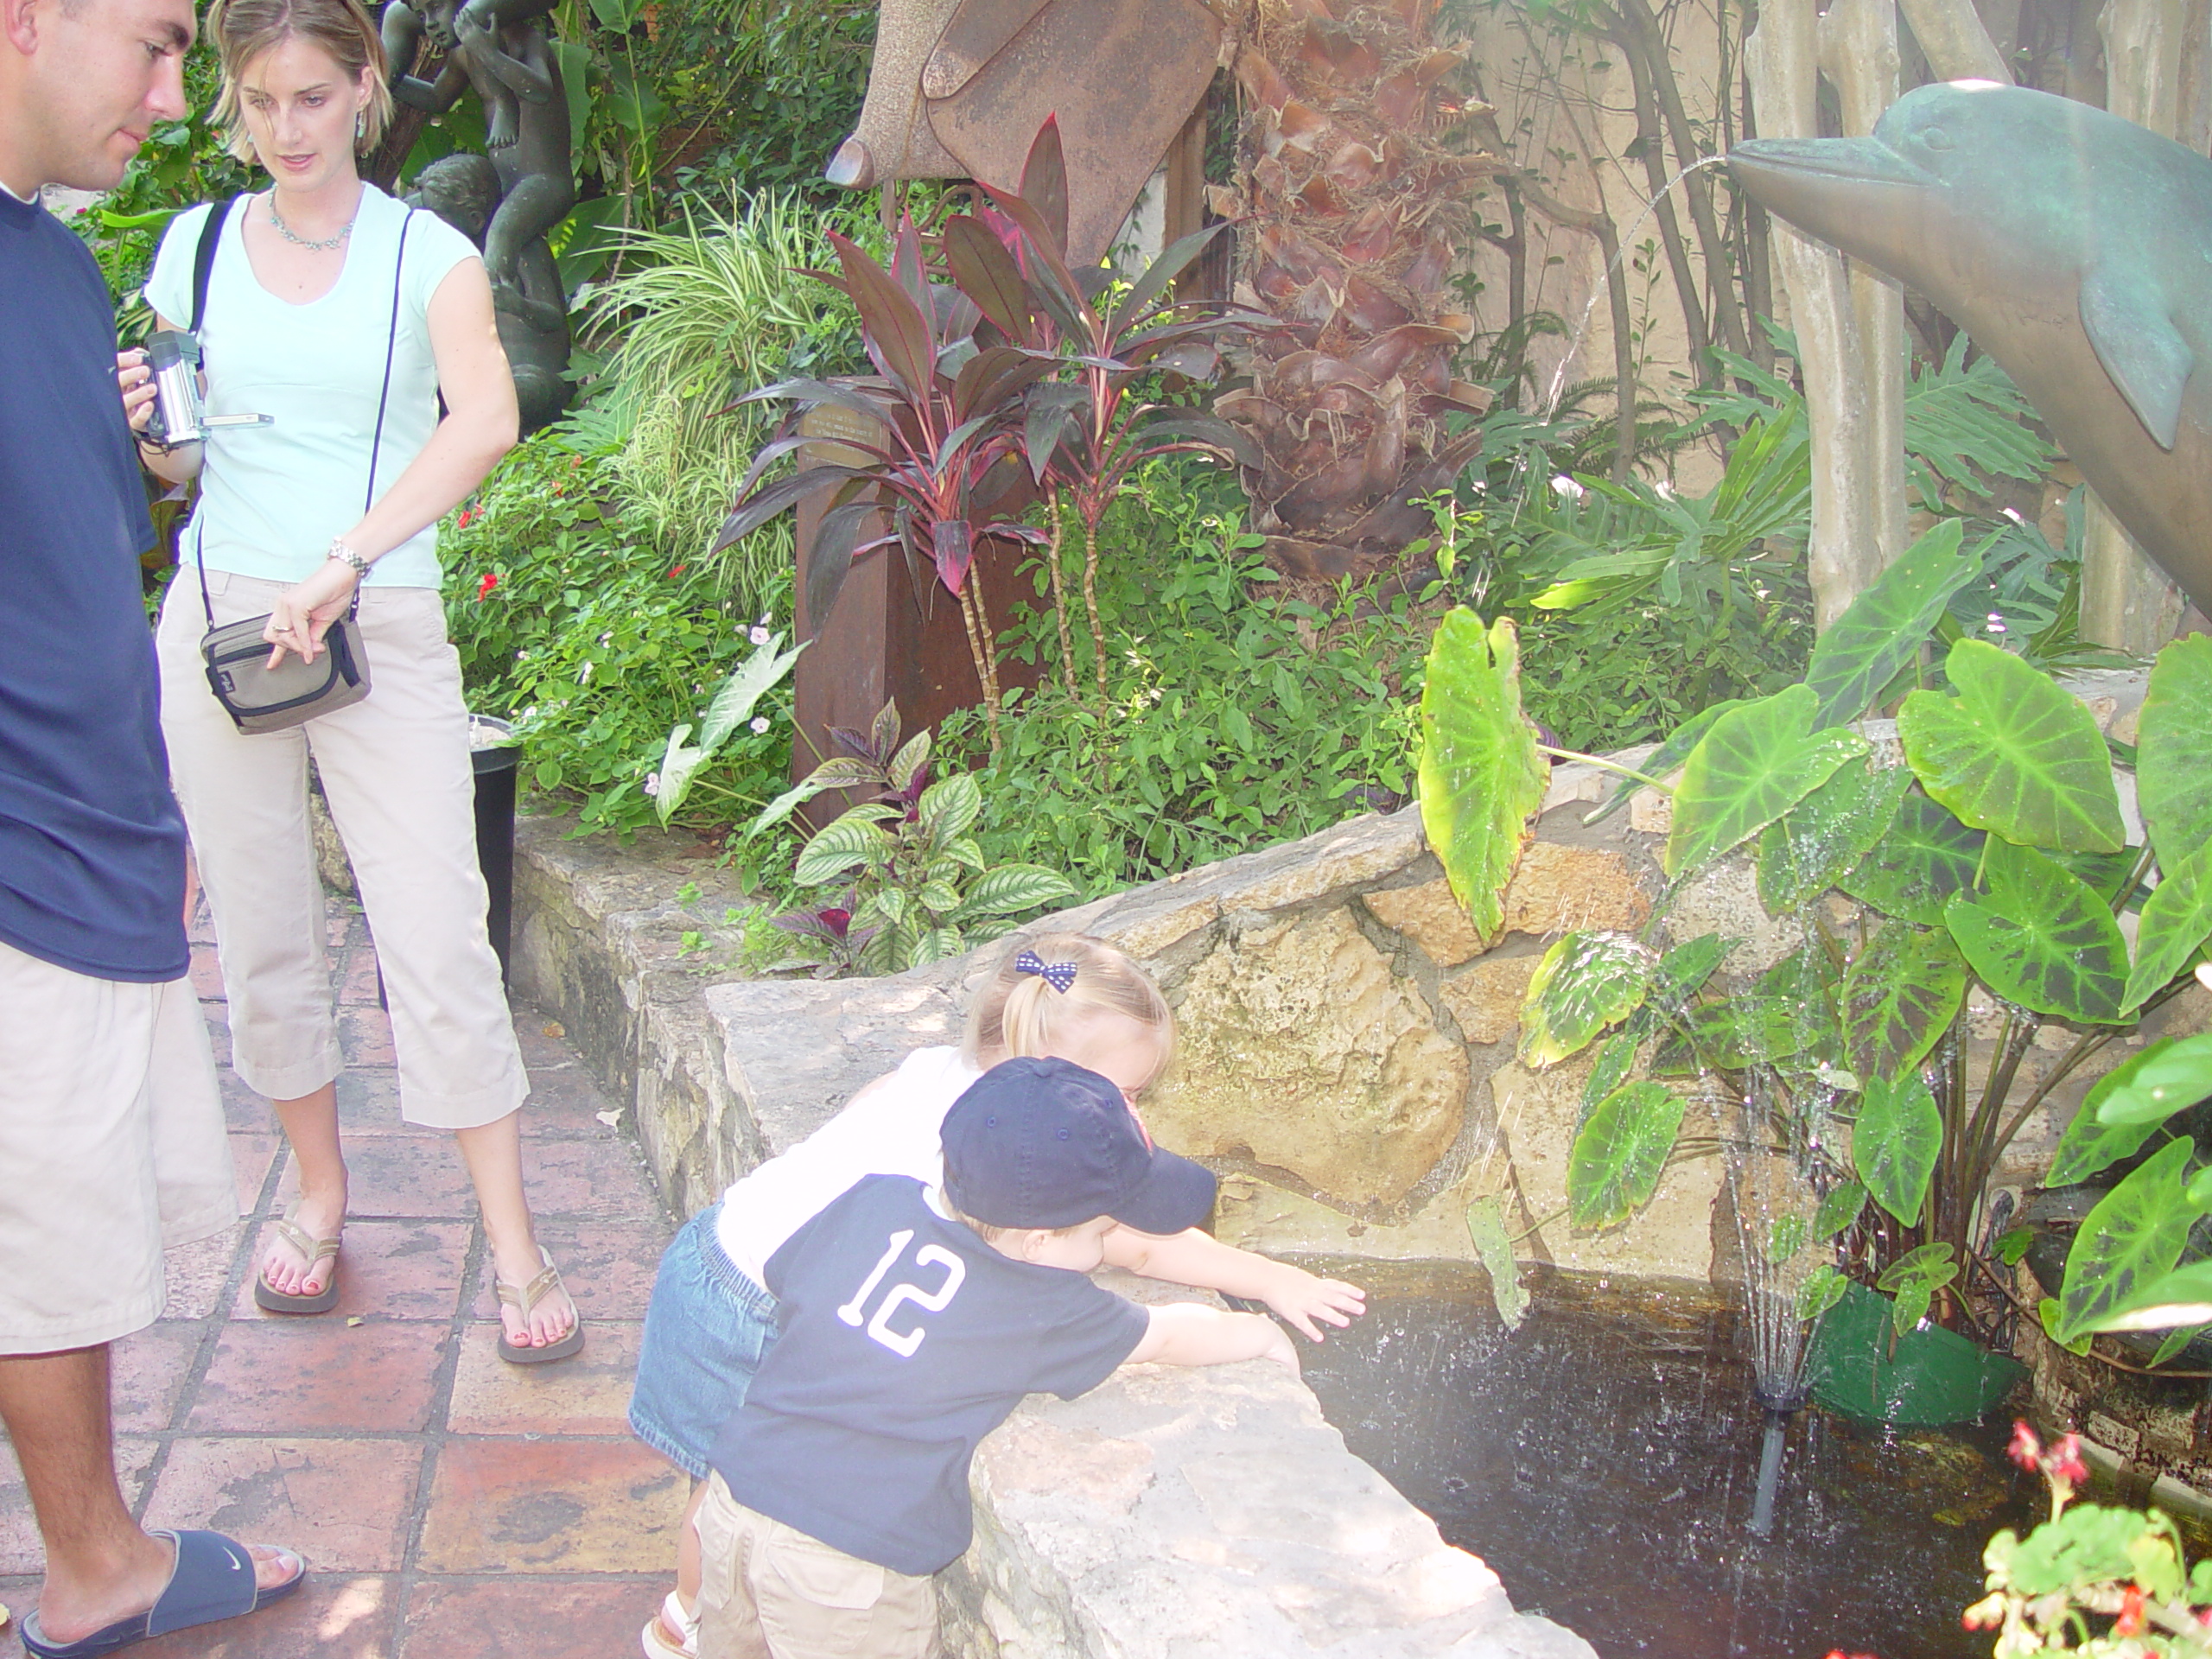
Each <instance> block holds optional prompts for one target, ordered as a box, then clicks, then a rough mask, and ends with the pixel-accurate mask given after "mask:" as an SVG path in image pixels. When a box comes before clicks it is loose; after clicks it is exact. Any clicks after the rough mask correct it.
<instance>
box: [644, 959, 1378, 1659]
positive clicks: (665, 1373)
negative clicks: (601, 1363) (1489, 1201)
mask: <svg viewBox="0 0 2212 1659" xmlns="http://www.w3.org/2000/svg"><path fill="white" fill-rule="evenodd" d="M1174 1042H1175V1027H1174V1015H1173V1014H1172V1013H1171V1012H1170V1011H1169V1009H1168V1007H1167V1002H1166V999H1165V998H1164V997H1162V996H1161V995H1160V990H1159V988H1158V987H1156V986H1155V985H1154V984H1153V982H1151V981H1150V980H1149V979H1147V978H1146V977H1145V976H1144V973H1143V971H1142V970H1141V969H1139V968H1138V967H1137V965H1136V964H1135V963H1133V962H1131V961H1130V960H1129V959H1128V957H1125V956H1123V955H1122V953H1121V952H1120V951H1119V950H1116V949H1115V948H1114V947H1113V946H1112V945H1110V944H1105V943H1103V941H1101V940H1098V939H1093V938H1084V936H1082V935H1080V934H1074V933H1062V934H1053V935H1048V936H1046V938H1040V939H1039V940H1037V941H1036V942H1035V943H1034V944H1031V945H1028V946H1026V947H1023V948H1021V949H1020V950H1014V951H1011V952H1009V953H1008V954H1007V957H1006V959H1005V960H1004V961H1003V962H1001V963H1000V964H999V969H998V971H997V972H996V973H995V974H994V975H993V976H992V977H991V979H990V982H989V983H988V984H987V985H986V986H985V987H984V988H983V989H982V992H981V994H980V995H978V996H977V998H976V1006H975V1007H974V1008H973V1009H972V1010H971V1011H970V1012H969V1017H968V1029H967V1033H966V1036H965V1039H964V1040H963V1042H962V1044H961V1046H959V1047H958V1048H953V1047H950V1046H937V1047H931V1048H924V1049H918V1050H917V1051H916V1052H913V1053H912V1054H910V1055H908V1056H907V1057H906V1060H905V1061H904V1062H903V1063H902V1064H901V1065H899V1069H898V1070H897V1071H893V1073H891V1075H890V1076H888V1077H879V1078H877V1079H876V1080H875V1081H874V1083H872V1084H868V1087H867V1088H865V1089H863V1090H861V1091H860V1093H858V1094H857V1095H855V1096H853V1099H852V1102H851V1103H850V1104H849V1105H848V1106H847V1107H846V1108H845V1109H844V1110H843V1111H842V1112H840V1113H838V1115H837V1116H836V1117H834V1118H832V1119H830V1121H829V1122H828V1123H826V1124H824V1125H823V1127H822V1128H819V1129H817V1130H816V1131H815V1133H814V1134H813V1135H810V1136H808V1137H807V1139H806V1140H804V1141H801V1142H800V1143H799V1144H798V1146H796V1147H792V1148H791V1150H790V1151H789V1152H787V1153H785V1154H783V1155H782V1156H781V1157H779V1158H773V1159H771V1160H769V1161H768V1162H766V1163H765V1164H763V1165H762V1166H760V1168H758V1169H756V1170H754V1171H753V1173H751V1174H750V1175H747V1177H746V1178H745V1179H743V1180H741V1181H739V1182H738V1183H737V1184H736V1185H734V1186H732V1187H731V1188H730V1189H729V1191H728V1192H725V1193H724V1194H723V1195H722V1198H721V1203H719V1204H716V1205H712V1206H711V1207H709V1209H707V1210H705V1211H702V1212H701V1213H700V1214H699V1216H698V1217H696V1218H695V1219H694V1220H693V1221H692V1222H691V1223H690V1225H688V1226H687V1227H685V1228H684V1229H683V1231H682V1232H680V1233H678V1234H677V1236H676V1240H675V1242H674V1243H671V1245H670V1246H669V1247H668V1251H667V1254H666V1255H664V1256H663V1257H662V1258H661V1264H660V1276H659V1278H658V1280H656V1281H655V1282H654V1285H653V1294H652V1305H651V1306H649V1307H648V1308H647V1309H646V1312H645V1335H644V1339H643V1344H642V1348H641V1351H640V1353H639V1359H638V1382H637V1388H636V1391H635V1393H634V1394H633V1395H632V1398H631V1402H630V1427H631V1428H632V1430H634V1431H635V1432H636V1433H637V1434H638V1437H639V1439H640V1440H644V1441H645V1443H646V1444H647V1445H648V1446H652V1447H653V1448H654V1449H655V1450H656V1451H658V1452H661V1453H662V1454H663V1455H664V1456H665V1457H666V1458H668V1459H670V1460H671V1462H673V1463H675V1464H676V1465H677V1466H678V1467H680V1468H682V1469H683V1470H684V1471H686V1472H687V1473H689V1474H690V1476H691V1477H692V1478H694V1479H695V1480H703V1479H704V1478H705V1477H706V1473H707V1456H708V1452H709V1449H710V1448H711V1447H712V1446H713V1444H714V1440H715V1436H716V1434H717V1433H720V1432H721V1427H722V1424H723V1423H724V1421H726V1420H727V1419H728V1416H729V1414H730V1413H731V1412H733V1411H734V1410H735V1409H736V1408H738V1407H739V1406H740V1405H741V1404H742V1403H743V1402H744V1400H745V1393H746V1389H747V1386H748V1385H749V1384H750V1383H751V1382H752V1379H753V1372H754V1370H756V1369H758V1367H759V1365H760V1357H761V1355H762V1354H763V1353H764V1352H765V1351H766V1349H767V1347H768V1344H770V1343H772V1342H773V1341H774V1340H775V1336H776V1323H775V1318H776V1303H775V1299H774V1298H773V1297H772V1296H771V1295H769V1294H768V1293H767V1292H766V1290H765V1289H763V1288H762V1287H761V1280H762V1278H763V1277H764V1275H765V1274H766V1267H767V1262H768V1258H769V1257H770V1256H772V1255H774V1254H775V1253H776V1251H777V1249H779V1248H780V1247H781V1246H782V1244H783V1243H784V1241H785V1239H787V1238H789V1237H790V1236H791V1235H792V1234H793V1233H794V1232H796V1231H798V1229H799V1228H800V1226H802V1225H803V1224H804V1223H806V1222H807V1221H809V1220H810V1219H811V1218H812V1217H814V1215H815V1214H816V1213H817V1211H821V1210H822V1209H823V1208H824V1207H825V1206H826V1205H829V1202H830V1201H831V1200H832V1199H834V1198H837V1197H839V1196H840V1195H841V1194H842V1193H843V1192H845V1191H846V1190H847V1189H848V1188H849V1187H850V1186H851V1185H853V1183H854V1182H855V1181H857V1180H859V1179H861V1177H862V1176H864V1175H911V1176H912V1177H914V1178H915V1179H917V1180H920V1181H923V1182H925V1183H927V1184H929V1185H936V1184H937V1182H938V1180H939V1179H940V1178H941V1176H942V1173H943V1169H942V1161H943V1160H942V1157H941V1154H940V1153H939V1150H938V1126H939V1125H940V1124H941V1123H942V1122H944V1115H945V1113H946V1112H947V1111H948V1110H949V1109H950V1108H951V1105H952V1103H953V1102H954V1101H956V1100H957V1099H958V1098H959V1097H960V1096H961V1094H962V1093H963V1091H964V1090H966V1089H967V1087H968V1085H969V1084H971V1083H973V1082H975V1080H976V1078H977V1077H981V1076H982V1074H983V1072H984V1071H986V1070H988V1068H989V1067H991V1066H994V1065H997V1064H998V1063H999V1062H1000V1061H1001V1060H1003V1059H1008V1058H1013V1057H1014V1056H1016V1055H1028V1056H1033V1057H1035V1058H1056V1059H1064V1060H1071V1061H1073V1062H1074V1063H1075V1064H1076V1065H1080V1066H1083V1067H1084V1068H1085V1069H1086V1070H1089V1071H1096V1072H1097V1073H1098V1074H1099V1075H1100V1076H1101V1077H1105V1078H1106V1079H1107V1080H1108V1081H1109V1082H1110V1083H1112V1084H1115V1085H1116V1087H1117V1088H1119V1089H1120V1090H1121V1091H1122V1097H1123V1098H1124V1099H1125V1100H1127V1101H1128V1102H1129V1103H1130V1106H1129V1109H1130V1113H1131V1115H1132V1116H1135V1113H1136V1105H1135V1101H1136V1096H1139V1095H1141V1094H1142V1093H1143V1092H1144V1090H1145V1089H1146V1087H1147V1085H1148V1084H1151V1083H1152V1081H1153V1080H1154V1078H1156V1077H1158V1076H1159V1075H1160V1072H1161V1071H1164V1070H1165V1069H1166V1065H1167V1061H1168V1058H1169V1056H1170V1055H1171V1054H1172V1053H1173V1050H1174ZM1142 1121H1143V1120H1142V1119H1141V1118H1140V1119H1139V1120H1138V1122H1139V1125H1140V1127H1141V1125H1142ZM1148 1138H1149V1136H1147V1139H1148ZM1106 1260H1107V1262H1109V1264H1110V1265H1112V1266H1115V1267H1119V1268H1128V1269H1129V1270H1130V1271H1131V1272H1133V1273H1140V1274H1144V1275H1146V1276H1147V1278H1153V1279H1169V1280H1173V1281H1176V1282H1177V1283H1179V1284H1185V1285H1192V1286H1196V1287H1199V1288H1201V1289H1206V1290H1218V1291H1223V1292H1225V1293H1227V1294H1230V1295H1232V1296H1242V1297H1248V1298H1249V1299H1251V1300H1255V1301H1261V1302H1265V1303H1266V1304H1267V1305H1268V1306H1269V1307H1271V1308H1273V1309H1274V1311H1275V1312H1276V1313H1279V1314H1281V1316H1282V1317H1283V1318H1284V1319H1287V1320H1289V1321H1290V1322H1291V1323H1292V1324H1293V1325H1296V1326H1297V1327H1298V1328H1299V1330H1300V1331H1302V1332H1305V1334H1306V1336H1307V1337H1309V1338H1312V1339H1313V1341H1315V1342H1319V1341H1320V1340H1321V1332H1320V1328H1319V1325H1320V1323H1326V1324H1329V1325H1348V1324H1350V1323H1351V1320H1352V1319H1354V1318H1355V1317H1357V1315H1358V1314H1359V1313H1362V1312H1363V1311H1364V1305H1365V1304H1364V1297H1365V1293H1364V1292H1363V1291H1361V1290H1359V1289H1358V1288H1357V1287H1355V1286H1351V1285H1347V1284H1341V1283H1339V1282H1338V1281H1335V1280H1333V1279H1318V1278H1316V1277H1314V1276H1313V1274H1310V1273H1307V1272H1306V1271H1304V1270H1303V1269H1302V1268H1294V1267H1292V1266H1290V1265H1289V1264H1288V1263H1287V1262H1270V1261H1268V1260H1267V1259H1266V1258H1264V1257H1262V1256H1256V1255H1252V1254H1250V1253H1249V1251H1245V1250H1240V1249H1233V1248H1232V1247H1230V1246H1229V1245H1226V1244H1222V1243H1217V1242H1216V1241H1215V1240H1213V1239H1211V1238H1210V1237H1208V1236H1206V1235H1205V1233H1203V1232H1200V1231H1198V1230H1197V1229H1195V1228H1193V1229H1192V1230H1190V1231H1188V1232H1184V1233H1179V1234H1177V1235H1175V1236H1173V1237H1169V1238H1155V1237H1153V1236H1149V1235H1146V1234H1141V1233H1133V1232H1131V1231H1129V1230H1128V1229H1127V1228H1121V1227H1117V1228H1116V1229H1115V1230H1113V1231H1112V1232H1110V1233H1109V1234H1108V1235H1107V1236H1106ZM699 1490H700V1491H701V1492H703V1491H705V1490H706V1489H705V1488H704V1486H702V1487H701V1488H700V1489H699ZM696 1508H697V1497H696V1495H695V1496H694V1499H693V1509H694V1510H696ZM698 1592H699V1543H698V1537H697V1535H696V1533H695V1532H694V1531H693V1530H692V1528H691V1517H690V1515H689V1514H687V1515H686V1516H685V1517H684V1525H683V1531H682V1533H681V1535H680V1537H679V1542H678V1544H677V1588H676V1590H675V1591H674V1592H673V1593H671V1595H670V1596H669V1598H668V1599H667V1600H666V1602H665V1603H664V1604H663V1605H662V1608H661V1611H660V1613H659V1614H658V1617H656V1618H654V1619H653V1620H652V1622H651V1623H649V1624H646V1626H645V1632H644V1643H645V1653H646V1655H647V1656H648V1659H690V1656H692V1655H694V1654H695V1653H696V1632H697V1619H696V1599H697V1596H698Z"/></svg>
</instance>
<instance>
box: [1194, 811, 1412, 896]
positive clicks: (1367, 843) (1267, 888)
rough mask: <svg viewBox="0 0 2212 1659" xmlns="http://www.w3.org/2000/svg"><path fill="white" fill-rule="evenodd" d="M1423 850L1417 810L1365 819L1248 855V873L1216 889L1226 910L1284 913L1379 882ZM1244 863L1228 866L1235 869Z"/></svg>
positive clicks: (1245, 870)
mask: <svg viewBox="0 0 2212 1659" xmlns="http://www.w3.org/2000/svg"><path fill="white" fill-rule="evenodd" d="M1427 850H1428V841H1427V836H1425V835H1424V834H1423V832H1422V830H1421V812H1420V810H1419V809H1418V808H1415V807H1408V808H1407V809H1406V810H1403V811H1402V812H1392V813H1389V814H1388V815H1384V814H1382V813H1370V814H1368V815H1366V816H1364V817H1357V818H1352V819H1351V820H1349V821H1347V822H1345V823H1340V824H1338V825H1337V826H1336V827H1335V828H1334V829H1325V830H1323V831H1322V832H1321V833H1320V834H1319V835H1316V836H1307V837H1306V839H1305V840H1303V841H1299V842H1289V843H1288V844H1287V845H1285V846H1281V847H1274V848H1270V849H1268V850H1267V851H1265V852H1262V853H1250V854H1247V855H1245V859H1249V861H1250V864H1249V868H1246V869H1242V870H1237V871H1236V872H1235V879H1234V880H1230V881H1224V884H1223V885H1222V887H1221V888H1220V893H1221V907H1222V908H1223V909H1224V911H1228V910H1260V911H1268V910H1284V909H1287V908H1288V907H1290V906H1293V905H1300V904H1304V903H1305V902H1306V901H1307V900H1308V899H1319V898H1320V897H1322V896H1324V895H1325V894H1327V893H1337V892H1341V891H1342V890H1344V888H1347V887H1357V886H1359V885H1361V884H1362V883H1363V882H1369V881H1380V880H1383V877H1385V876H1387V875H1391V874H1395V873H1396V872H1397V871H1399V870H1402V869H1403V868H1405V867H1406V866H1407V865H1408V864H1410V863H1412V862H1413V861H1414V860H1415V859H1417V858H1419V857H1420V856H1421V855H1422V854H1423V853H1425V852H1427ZM1244 861H1245V860H1241V859H1240V860H1232V861H1231V864H1232V865H1234V864H1241V863H1243V862H1244Z"/></svg>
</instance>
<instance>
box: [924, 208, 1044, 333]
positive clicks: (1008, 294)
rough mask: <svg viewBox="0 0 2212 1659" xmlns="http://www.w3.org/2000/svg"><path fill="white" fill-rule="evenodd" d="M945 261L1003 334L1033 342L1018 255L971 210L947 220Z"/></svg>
mask: <svg viewBox="0 0 2212 1659" xmlns="http://www.w3.org/2000/svg"><path fill="white" fill-rule="evenodd" d="M944 261H945V264H946V266H947V267H948V268H949V269H950V270H951V272H952V280H953V282H954V283H957V285H958V287H959V289H960V291H961V292H962V293H963V294H965V295H966V296H968V297H969V299H971V300H973V301H974V302H976V308H977V309H978V310H980V311H982V314H983V315H985V316H987V317H988V318H989V319H990V320H991V321H992V323H993V324H994V325H995V326H996V327H997V328H998V330H999V332H1000V333H1001V334H1004V335H1005V336H1006V337H1007V339H1008V340H1012V341H1014V342H1015V343H1016V344H1020V345H1027V344H1029V343H1031V342H1030V340H1029V325H1030V321H1031V315H1032V314H1031V312H1030V308H1029V285H1028V284H1027V283H1025V282H1023V281H1022V279H1021V267H1020V265H1018V264H1015V263H1014V255H1013V254H1011V253H1010V252H1008V251H1007V247H1006V245H1005V244H1004V243H1002V242H1001V241H1000V240H999V238H997V237H995V236H994V235H993V234H992V233H991V232H990V230H989V228H988V226H985V225H984V224H983V223H982V221H981V220H979V219H976V218H975V217H974V216H973V215H972V214H969V213H961V214H958V215H956V216H955V217H954V218H951V219H947V220H945V222H944Z"/></svg>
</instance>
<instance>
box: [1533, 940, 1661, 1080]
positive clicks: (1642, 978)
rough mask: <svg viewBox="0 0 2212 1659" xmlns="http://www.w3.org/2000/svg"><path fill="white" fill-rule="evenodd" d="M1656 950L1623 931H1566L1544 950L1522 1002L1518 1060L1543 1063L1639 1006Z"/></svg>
mask: <svg viewBox="0 0 2212 1659" xmlns="http://www.w3.org/2000/svg"><path fill="white" fill-rule="evenodd" d="M1658 960H1659V959H1658V956H1657V953H1656V952H1655V951H1654V950H1652V949H1651V948H1650V947H1649V945H1646V944H1638V943H1637V941H1636V940H1635V939H1633V938H1630V936H1629V935H1627V934H1625V933H1593V932H1574V933H1568V934H1566V935H1564V936H1563V937H1562V938H1560V939H1559V940H1558V941H1557V942H1555V943H1554V944H1553V946H1552V948H1551V949H1550V950H1547V951H1545V952H1544V957H1543V960H1542V961H1541V962H1540V963H1537V964H1536V971H1535V973H1534V974H1532V975H1531V976H1529V994H1528V995H1527V997H1526V998H1525V999H1524V1000H1523V1001H1522V1004H1521V1048H1520V1060H1521V1063H1522V1065H1531V1066H1535V1067H1536V1068H1538V1069H1539V1070H1541V1069H1542V1068H1543V1067H1545V1066H1548V1065H1554V1064H1555V1063H1556V1062H1558V1061H1560V1060H1563V1059H1565V1058H1567V1056H1568V1055H1570V1054H1573V1053H1575V1052H1579V1051H1580V1050H1581V1049H1583V1048H1586V1047H1587V1046H1589V1045H1590V1044H1591V1043H1592V1042H1593V1041H1594V1040H1596V1039H1597V1037H1598V1035H1599V1033H1601V1032H1604V1031H1605V1030H1608V1029H1609V1028H1611V1027H1614V1026H1617V1025H1618V1024H1619V1023H1620V1022H1621V1021H1622V1020H1625V1019H1627V1018H1628V1017H1629V1015H1630V1014H1634V1013H1635V1012H1636V1011H1637V1009H1638V1008H1640V1007H1643V999H1644V997H1645V996H1646V995H1648V994H1649V991H1650V988H1651V976H1652V973H1653V971H1654V969H1656V967H1657V965H1658Z"/></svg>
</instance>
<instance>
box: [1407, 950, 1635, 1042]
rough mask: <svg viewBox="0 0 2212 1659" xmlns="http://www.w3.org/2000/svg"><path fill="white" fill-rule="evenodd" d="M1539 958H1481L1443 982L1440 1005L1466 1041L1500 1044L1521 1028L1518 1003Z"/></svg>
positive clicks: (1522, 997)
mask: <svg viewBox="0 0 2212 1659" xmlns="http://www.w3.org/2000/svg"><path fill="white" fill-rule="evenodd" d="M1608 925H1614V924H1608ZM1542 960H1543V958H1542V957H1537V956H1527V957H1484V959H1483V960H1482V961H1480V962H1478V963H1475V964H1474V965H1473V966H1472V967H1471V968H1469V969H1467V970H1466V971H1465V973H1460V974H1454V975H1453V976H1452V977H1451V978H1449V979H1447V980H1446V981H1445V982H1444V984H1443V990H1444V1005H1445V1006H1446V1007H1448V1008H1450V1009H1451V1010H1452V1018H1453V1019H1454V1020H1458V1021H1459V1030H1460V1032H1461V1033H1463V1034H1464V1035H1465V1037H1466V1039H1467V1040H1468V1041H1469V1042H1471V1043H1502V1042H1505V1041H1507V1040H1508V1039H1510V1038H1511V1037H1512V1036H1513V1035H1514V1034H1515V1033H1516V1032H1518V1031H1519V1030H1520V1029H1521V1003H1522V1000H1523V999H1524V998H1525V997H1526V996H1527V995H1529V980H1530V979H1532V978H1534V977H1535V972H1536V964H1537V963H1540V962H1541V961H1542Z"/></svg>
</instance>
